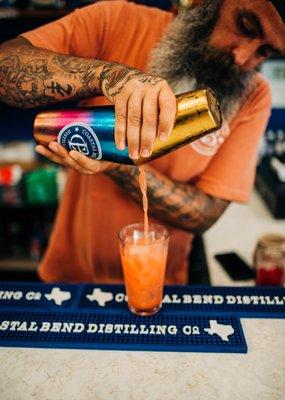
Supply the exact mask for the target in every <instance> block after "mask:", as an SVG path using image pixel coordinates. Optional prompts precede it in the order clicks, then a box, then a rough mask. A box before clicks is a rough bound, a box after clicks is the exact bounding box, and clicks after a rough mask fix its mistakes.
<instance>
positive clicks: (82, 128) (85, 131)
mask: <svg viewBox="0 0 285 400" xmlns="http://www.w3.org/2000/svg"><path fill="white" fill-rule="evenodd" d="M57 141H58V143H59V144H60V145H61V146H63V147H64V148H65V149H67V150H68V151H70V150H76V151H78V152H79V153H82V154H84V155H85V156H87V157H90V158H94V159H95V160H101V158H102V148H101V145H100V141H99V139H98V137H97V135H96V133H95V132H94V130H93V129H92V128H91V126H89V125H87V124H85V123H83V122H72V123H71V124H68V125H66V126H64V127H63V128H62V129H61V130H60V132H59V134H58V137H57Z"/></svg>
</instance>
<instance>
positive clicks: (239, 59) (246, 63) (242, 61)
mask: <svg viewBox="0 0 285 400" xmlns="http://www.w3.org/2000/svg"><path fill="white" fill-rule="evenodd" d="M258 47H259V43H257V42H247V43H242V44H240V45H237V46H236V47H235V48H234V49H233V50H232V54H233V56H234V58H235V63H236V64H237V65H238V66H239V67H250V66H251V64H253V61H254V59H255V56H256V51H257V49H258Z"/></svg>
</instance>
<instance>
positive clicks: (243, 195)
mask: <svg viewBox="0 0 285 400" xmlns="http://www.w3.org/2000/svg"><path fill="white" fill-rule="evenodd" d="M270 110H271V92H270V88H269V85H268V83H267V82H266V81H265V80H264V79H261V78H260V79H259V83H258V85H257V88H256V90H255V91H254V93H253V95H252V96H251V97H250V98H249V100H248V101H247V102H246V103H245V104H244V106H243V107H242V109H241V111H240V117H239V118H238V121H237V123H236V124H233V128H232V131H231V133H230V135H229V137H228V138H227V139H226V140H225V142H224V143H223V145H222V146H221V147H220V149H219V151H218V152H217V154H216V155H215V157H213V159H212V161H211V162H210V164H209V165H208V167H207V168H206V169H205V171H204V172H203V173H202V174H201V175H200V176H199V177H198V179H197V181H196V186H197V187H199V188H200V189H202V190H203V191H204V192H206V193H208V194H210V195H212V196H215V197H218V198H221V199H224V200H229V201H238V202H247V201H248V200H249V198H250V193H251V190H252V187H253V184H254V178H255V173H256V164H257V158H258V150H259V145H260V139H261V136H262V135H263V134H264V132H265V129H266V126H267V123H268V119H269V116H270Z"/></svg>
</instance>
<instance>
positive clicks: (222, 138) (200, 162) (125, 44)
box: [22, 1, 270, 284]
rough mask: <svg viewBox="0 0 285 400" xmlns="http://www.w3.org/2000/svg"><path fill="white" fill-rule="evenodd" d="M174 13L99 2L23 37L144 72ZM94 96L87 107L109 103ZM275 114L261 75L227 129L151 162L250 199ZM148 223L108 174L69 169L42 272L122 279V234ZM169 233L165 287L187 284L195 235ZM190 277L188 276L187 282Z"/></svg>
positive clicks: (215, 192)
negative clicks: (266, 133)
mask: <svg viewBox="0 0 285 400" xmlns="http://www.w3.org/2000/svg"><path fill="white" fill-rule="evenodd" d="M172 19H173V15H172V14H171V13H169V12H165V11H162V10H159V9H156V8H151V7H146V6H141V5H136V4H133V3H128V2H125V1H114V2H109V1H108V2H98V3H96V4H93V5H90V6H87V7H84V8H81V9H79V10H76V11H75V12H73V13H71V14H69V15H68V16H66V17H64V18H62V19H60V20H57V21H55V22H52V23H50V24H47V25H45V26H43V27H40V28H38V29H36V30H34V31H30V32H27V33H25V34H23V35H22V36H24V37H25V38H26V39H27V40H29V41H30V42H31V43H32V44H33V45H34V46H38V47H42V48H46V49H50V50H53V51H55V52H58V53H64V54H72V55H75V56H81V57H92V58H97V59H102V60H108V61H116V62H121V63H125V64H128V65H131V66H133V67H135V68H138V69H141V70H145V68H146V65H147V63H148V60H149V56H150V52H151V50H152V49H153V47H154V46H155V44H156V43H157V42H158V41H159V40H160V38H161V36H162V34H163V33H164V32H165V30H166V28H167V26H168V24H169V22H171V21H172ZM106 102H107V100H106V99H105V98H102V97H100V98H96V99H91V100H88V101H84V102H82V103H83V104H93V105H99V104H106ZM269 113H270V91H269V87H268V84H267V83H266V82H265V81H264V79H263V78H262V77H261V76H258V77H257V78H256V87H255V91H254V93H253V94H252V95H251V97H250V98H249V99H248V101H247V102H246V103H245V104H244V105H243V106H242V108H241V110H240V111H239V113H238V115H237V116H236V117H235V118H234V119H233V120H232V121H231V124H230V127H228V128H227V127H224V129H222V130H221V131H220V132H218V133H213V134H211V135H209V136H207V137H204V138H202V139H200V140H198V141H196V142H194V143H192V144H189V145H187V146H184V147H183V148H181V149H178V150H176V151H174V152H173V153H171V154H168V155H166V156H164V157H162V158H160V159H157V160H155V161H153V162H152V163H151V165H152V166H153V167H154V168H156V169H157V170H158V171H160V172H161V173H163V174H165V175H166V176H167V177H169V178H172V179H174V180H176V181H180V182H185V183H190V184H195V185H196V186H197V187H198V188H200V189H201V190H203V191H204V192H206V193H208V194H210V195H212V196H215V197H218V198H221V199H225V200H229V201H240V202H245V201H247V200H248V199H249V196H250V192H251V189H252V185H253V181H254V176H255V166H256V160H257V153H258V145H259V141H260V137H261V135H262V134H263V132H264V129H265V126H266V124H267V120H268V117H269ZM142 220H143V214H142V208H141V206H139V205H138V204H137V203H136V202H135V201H134V200H132V198H131V196H129V195H128V193H126V192H124V191H123V189H121V188H120V187H119V186H118V185H117V184H116V183H115V182H114V181H113V180H112V179H111V178H109V177H108V176H106V175H104V174H98V175H92V176H86V175H80V174H79V173H77V172H75V171H70V173H69V176H68V182H67V186H66V189H65V192H64V195H63V197H62V200H61V204H60V207H59V210H58V214H57V218H56V222H55V226H54V230H53V233H52V235H51V238H50V243H49V247H48V249H47V251H46V253H45V256H44V258H43V260H42V263H41V265H40V269H39V273H40V276H41V278H42V279H43V280H45V281H65V282H121V281H122V269H121V265H120V257H119V250H118V241H117V233H118V231H119V230H120V229H121V228H122V227H123V226H124V225H126V224H129V223H134V222H138V221H142ZM168 228H169V230H170V234H171V240H170V249H169V258H168V265H167V272H166V277H167V282H169V283H179V284H182V283H186V282H187V273H188V265H187V264H188V260H187V258H188V253H189V250H190V245H191V238H192V235H191V234H190V233H187V232H185V231H183V230H179V229H176V228H173V227H171V226H168ZM190 279H191V277H190Z"/></svg>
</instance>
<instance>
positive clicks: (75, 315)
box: [0, 310, 247, 353]
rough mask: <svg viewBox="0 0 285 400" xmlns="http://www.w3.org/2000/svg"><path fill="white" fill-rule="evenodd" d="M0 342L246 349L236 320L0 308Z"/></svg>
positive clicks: (189, 349) (9, 344) (223, 350)
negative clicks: (5, 309) (6, 309)
mask: <svg viewBox="0 0 285 400" xmlns="http://www.w3.org/2000/svg"><path fill="white" fill-rule="evenodd" d="M0 346H6V347H30V348H31V347H32V348H33V347H40V348H42V347H43V348H62V349H65V348H72V349H105V350H133V351H171V352H209V353H217V352H218V353H246V352H247V345H246V341H245V338H244V334H243V330H242V327H241V324H240V321H239V319H237V318H236V317H224V316H212V315H211V316H206V315H204V316H202V315H196V316H189V315H179V316H174V315H166V314H163V313H158V314H157V315H155V316H152V317H147V318H144V317H138V316H135V315H132V314H131V313H129V314H122V313H119V312H118V313H117V314H114V313H111V314H109V313H106V314H103V313H100V314H96V313H86V312H82V313H80V312H71V311H66V310H65V311H61V312H56V311H54V312H49V311H44V312H33V311H25V312H20V311H12V310H10V311H1V312H0Z"/></svg>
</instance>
